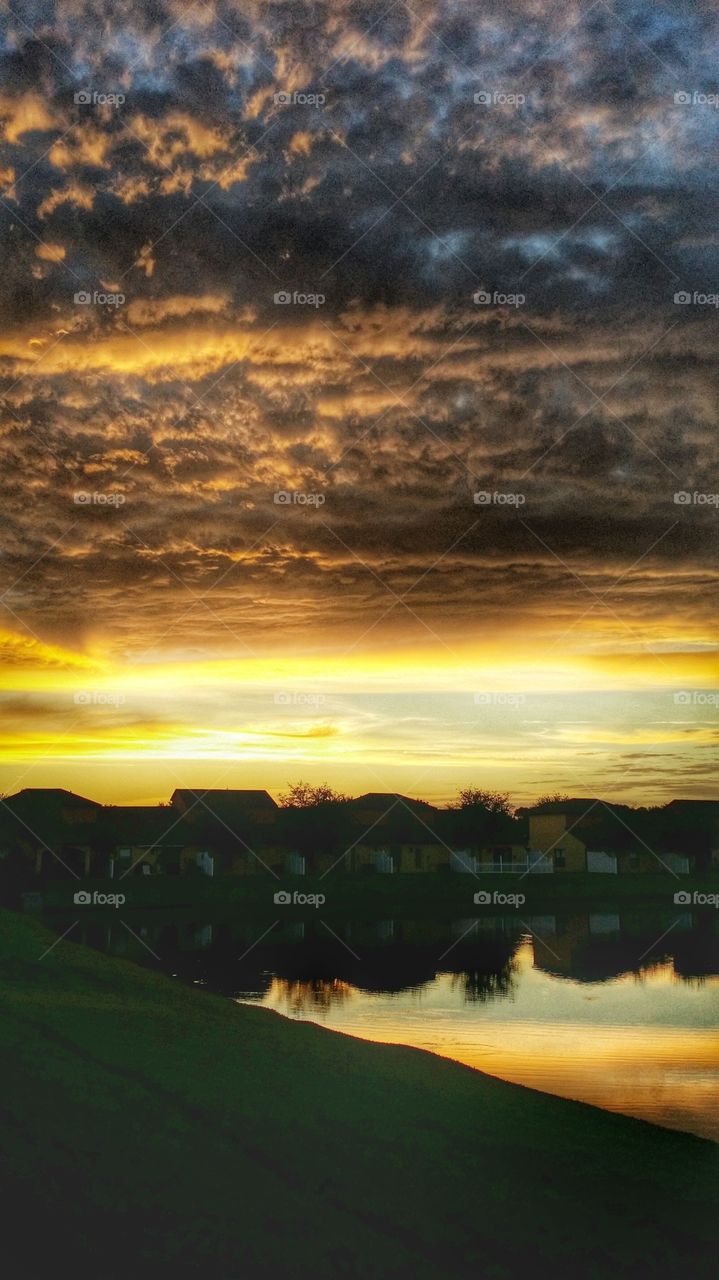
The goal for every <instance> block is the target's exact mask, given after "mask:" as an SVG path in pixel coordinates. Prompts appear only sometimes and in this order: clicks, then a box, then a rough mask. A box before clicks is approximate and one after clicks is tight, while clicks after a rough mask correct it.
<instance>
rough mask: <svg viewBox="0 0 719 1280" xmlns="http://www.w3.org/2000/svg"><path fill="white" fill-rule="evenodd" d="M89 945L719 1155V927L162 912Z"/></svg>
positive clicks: (614, 919)
mask: <svg viewBox="0 0 719 1280" xmlns="http://www.w3.org/2000/svg"><path fill="white" fill-rule="evenodd" d="M280 915H281V913H280ZM128 926H129V927H128ZM56 927H59V926H58V925H57V924H56ZM79 928H80V929H81V931H82V935H83V938H84V940H85V941H86V942H87V943H88V944H89V945H92V946H95V947H98V948H100V949H101V950H105V951H109V952H111V953H113V954H117V955H126V956H128V958H131V959H133V960H137V961H139V962H141V963H145V964H151V965H153V966H154V967H157V966H158V965H159V966H160V967H162V968H164V969H165V971H166V972H168V973H171V974H173V975H175V976H177V977H179V978H181V979H184V980H185V981H188V982H192V983H195V984H198V985H202V986H204V987H207V988H208V989H210V990H214V991H217V992H220V993H222V994H224V995H227V996H230V997H232V998H233V999H235V1000H238V1001H240V1002H242V1003H247V1004H253V1005H256V1006H257V1005H260V1006H262V1007H264V1008H267V1009H273V1010H276V1011H277V1012H278V1013H280V1014H283V1015H285V1016H286V1017H289V1018H295V1019H305V1020H310V1021H313V1022H317V1023H319V1024H320V1025H322V1026H324V1027H327V1028H330V1029H333V1030H336V1031H341V1032H345V1033H347V1034H349V1035H353V1036H359V1037H361V1038H362V1039H366V1040H375V1041H386V1042H392V1043H396V1044H405V1045H414V1046H416V1047H417V1048H420V1049H427V1050H430V1051H431V1052H432V1053H437V1054H441V1055H443V1056H445V1057H449V1058H454V1059H456V1060H457V1061H459V1062H463V1063H466V1064H467V1065H469V1066H471V1067H476V1068H479V1069H480V1070H481V1071H486V1072H489V1073H490V1074H492V1075H495V1076H499V1077H501V1078H502V1079H504V1080H510V1081H514V1082H516V1083H517V1084H523V1085H528V1086H530V1087H532V1088H535V1089H542V1090H544V1091H546V1092H548V1093H554V1094H558V1095H560V1096H562V1097H566V1098H576V1099H579V1100H581V1101H584V1102H589V1103H592V1104H594V1105H595V1106H599V1107H604V1108H606V1109H608V1110H610V1111H620V1112H624V1113H625V1114H627V1115H632V1116H638V1117H640V1118H642V1119H644V1120H649V1121H652V1122H653V1123H655V1124H661V1125H666V1126H669V1127H670V1128H677V1129H684V1130H687V1131H688V1132H692V1133H696V1134H699V1135H702V1136H705V1137H709V1138H712V1139H714V1140H715V1141H719V912H715V911H710V912H707V913H700V912H694V913H693V914H692V913H687V914H686V915H679V914H677V913H676V912H673V913H672V912H658V913H657V912H651V913H650V912H645V913H642V912H633V913H631V914H630V915H626V916H620V915H615V914H613V913H603V914H602V913H594V914H582V913H581V912H578V913H576V914H574V915H569V914H567V915H565V916H564V917H557V916H541V917H525V919H524V920H523V921H522V922H519V921H517V919H516V917H513V918H502V917H485V918H483V919H479V920H477V919H467V920H459V919H451V920H450V919H447V920H442V921H427V920H424V921H408V920H375V921H370V922H367V921H365V922H357V921H348V920H337V919H334V918H333V919H332V920H329V919H326V920H325V919H320V918H318V915H317V913H316V912H311V913H309V914H308V915H307V916H306V917H305V918H302V919H299V918H298V917H297V915H292V916H291V917H288V916H287V915H285V916H282V915H281V918H280V919H278V920H274V921H273V920H271V919H270V920H264V919H263V920H248V919H243V920H241V921H240V920H237V919H227V918H224V919H221V920H217V919H216V920H212V921H202V920H193V919H189V918H188V917H187V913H185V915H184V917H173V916H172V913H166V912H157V911H156V912H154V913H152V912H146V913H144V915H143V914H139V915H137V916H132V917H130V916H128V917H127V919H126V920H125V922H124V924H123V923H119V922H117V921H116V920H115V921H113V920H109V921H108V920H107V918H104V919H103V920H102V921H98V920H89V919H88V918H87V917H84V918H83V922H82V924H81V926H80V927H79Z"/></svg>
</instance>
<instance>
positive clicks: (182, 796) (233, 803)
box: [170, 787, 278, 813]
mask: <svg viewBox="0 0 719 1280" xmlns="http://www.w3.org/2000/svg"><path fill="white" fill-rule="evenodd" d="M170 804H171V805H172V806H173V807H174V808H178V809H190V808H193V807H194V809H195V810H198V809H199V810H204V811H205V812H207V810H208V809H212V810H216V811H218V812H219V811H223V812H224V811H226V810H228V809H232V810H234V811H238V810H244V811H245V812H248V811H249V810H251V809H255V810H257V809H259V810H264V811H265V812H267V813H274V812H276V810H277V807H278V806H277V803H276V801H274V800H273V799H272V796H271V795H270V793H269V791H247V790H234V789H232V788H229V787H226V788H214V789H212V788H211V789H209V790H203V789H202V788H198V789H197V790H196V791H193V790H191V789H189V788H187V787H178V788H177V790H175V791H173V793H172V796H171V797H170Z"/></svg>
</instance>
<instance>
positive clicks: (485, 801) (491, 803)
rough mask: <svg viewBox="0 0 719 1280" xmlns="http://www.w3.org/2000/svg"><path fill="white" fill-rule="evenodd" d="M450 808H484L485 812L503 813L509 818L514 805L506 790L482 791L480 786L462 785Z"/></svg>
mask: <svg viewBox="0 0 719 1280" xmlns="http://www.w3.org/2000/svg"><path fill="white" fill-rule="evenodd" d="M450 808H452V809H485V810H486V811H487V813H503V814H505V816H506V817H508V818H511V816H512V813H513V811H514V806H513V805H512V802H511V800H510V798H509V794H508V793H507V792H506V791H484V790H482V788H481V787H463V788H462V790H461V791H460V792H459V795H458V796H457V799H456V800H455V802H454V804H452V805H451V806H450Z"/></svg>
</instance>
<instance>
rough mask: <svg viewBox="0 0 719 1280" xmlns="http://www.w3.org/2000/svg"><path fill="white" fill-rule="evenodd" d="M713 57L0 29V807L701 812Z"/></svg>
mask: <svg viewBox="0 0 719 1280" xmlns="http://www.w3.org/2000/svg"><path fill="white" fill-rule="evenodd" d="M718 34H719V6H718V5H717V3H716V0H694V3H691V4H688V3H679V2H668V3H663V4H661V3H647V2H646V0H639V2H635V3H632V0H622V3H613V2H612V0H607V2H605V0H596V2H595V3H587V2H586V0H584V2H583V3H582V4H577V3H573V2H572V0H569V2H567V0H561V3H559V2H557V3H554V2H553V0H547V2H545V3H539V2H538V0H501V2H500V0H496V2H495V0H479V2H478V3H468V2H467V0H462V2H461V3H460V2H457V0H412V3H411V4H408V3H405V0H396V2H395V3H389V2H388V0H377V2H375V0H369V2H366V0H365V2H363V3H361V4H360V3H356V2H353V0H332V3H319V2H318V3H312V2H310V0H308V2H306V3H305V2H303V0H289V2H285V0H277V2H273V0H257V3H255V2H254V0H248V2H246V3H242V4H235V3H229V2H226V3H224V2H223V3H206V2H205V0H198V2H197V3H194V4H184V3H165V2H163V0H158V2H157V3H147V2H145V3H143V4H137V3H133V2H132V0H120V2H119V3H117V2H116V0H113V3H112V4H110V3H108V2H105V3H79V2H78V0H63V3H62V4H61V5H59V4H53V3H51V2H50V0H40V2H38V3H33V0H28V2H27V3H25V4H24V5H23V6H22V8H21V9H20V10H19V11H15V9H14V7H13V9H11V8H10V7H9V6H8V5H7V4H6V3H2V4H0V137H1V139H2V141H1V144H0V237H1V239H2V249H3V253H2V263H3V267H2V273H0V319H1V321H2V323H1V325H0V397H1V399H0V423H1V424H2V466H1V467H0V609H1V612H0V653H1V655H2V666H1V668H0V711H1V712H2V717H1V724H2V733H1V736H0V790H2V791H3V792H5V793H10V792H13V791H15V790H17V789H18V788H19V787H22V786H65V787H68V788H71V789H73V790H76V791H79V792H80V793H84V794H89V795H91V796H93V797H94V798H96V799H100V800H105V801H113V802H123V801H126V802H131V801H134V802H142V801H146V802H151V801H156V800H160V799H167V798H168V796H169V794H170V793H171V791H172V790H173V789H174V788H175V787H176V786H239V787H241V786H248V787H256V786H267V787H268V789H269V790H270V791H272V793H273V794H275V795H277V794H278V793H279V792H280V791H282V790H283V789H284V788H285V787H286V785H287V783H288V782H291V781H295V780H297V779H298V778H300V777H301V778H304V779H306V780H309V781H320V780H324V779H326V780H327V781H329V782H330V783H332V784H333V785H335V786H337V787H339V788H341V789H342V790H345V791H349V792H352V793H359V792H362V791H367V790H392V791H394V790H401V791H403V792H405V793H407V794H412V795H421V796H424V797H425V798H428V799H431V800H434V801H437V802H443V801H446V800H448V799H449V798H450V797H451V796H452V795H454V794H455V793H456V791H457V790H458V788H459V787H461V786H466V785H470V784H473V785H478V786H488V787H492V788H499V789H501V790H507V791H509V792H510V793H511V795H512V796H513V798H514V799H515V800H516V802H517V803H524V802H527V801H528V800H531V799H532V798H534V797H536V796H537V795H538V794H541V793H543V792H546V791H554V790H557V789H559V790H562V791H569V792H572V793H574V794H580V795H596V794H599V795H602V796H603V797H605V798H607V799H617V800H623V801H625V802H636V803H663V802H665V801H666V800H669V799H671V798H673V797H675V796H687V797H698V796H704V797H718V796H719V783H718V782H717V778H719V774H718V773H717V754H718V752H717V743H718V740H719V734H718V729H719V663H718V662H717V647H718V637H717V614H718V611H717V547H718V539H717V527H718V521H719V470H718V469H717V454H718V448H717V416H716V415H717V399H718V398H717V394H716V392H717V357H716V351H717V329H718V320H717V317H718V315H719V312H718V310H717V303H718V302H719V271H718V270H717V265H718V262H719V253H718V249H719V243H718V239H717V217H716V211H717V187H718V182H717V168H716V157H717V140H718V135H719V108H718V104H719V76H717V73H716V48H717V35H718Z"/></svg>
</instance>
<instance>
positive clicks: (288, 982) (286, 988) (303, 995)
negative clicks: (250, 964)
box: [270, 978, 352, 1014]
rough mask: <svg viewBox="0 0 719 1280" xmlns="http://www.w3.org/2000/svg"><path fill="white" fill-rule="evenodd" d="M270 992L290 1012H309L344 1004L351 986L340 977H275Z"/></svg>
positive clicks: (350, 992) (349, 993)
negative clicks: (301, 978)
mask: <svg viewBox="0 0 719 1280" xmlns="http://www.w3.org/2000/svg"><path fill="white" fill-rule="evenodd" d="M270 994H271V995H272V996H273V997H275V998H276V999H277V1000H278V1001H279V1002H280V1003H281V1004H283V1005H286V1006H287V1008H288V1009H290V1010H291V1011H292V1013H295V1014H296V1013H307V1012H310V1013H311V1012H312V1011H313V1010H322V1009H330V1008H331V1007H332V1006H334V1005H340V1004H344V1003H345V1001H347V1000H348V999H349V997H350V996H351V995H352V987H351V986H350V985H349V983H347V982H342V981H341V979H340V978H311V979H304V980H300V979H294V978H275V979H274V980H273V982H272V986H271V988H270Z"/></svg>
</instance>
